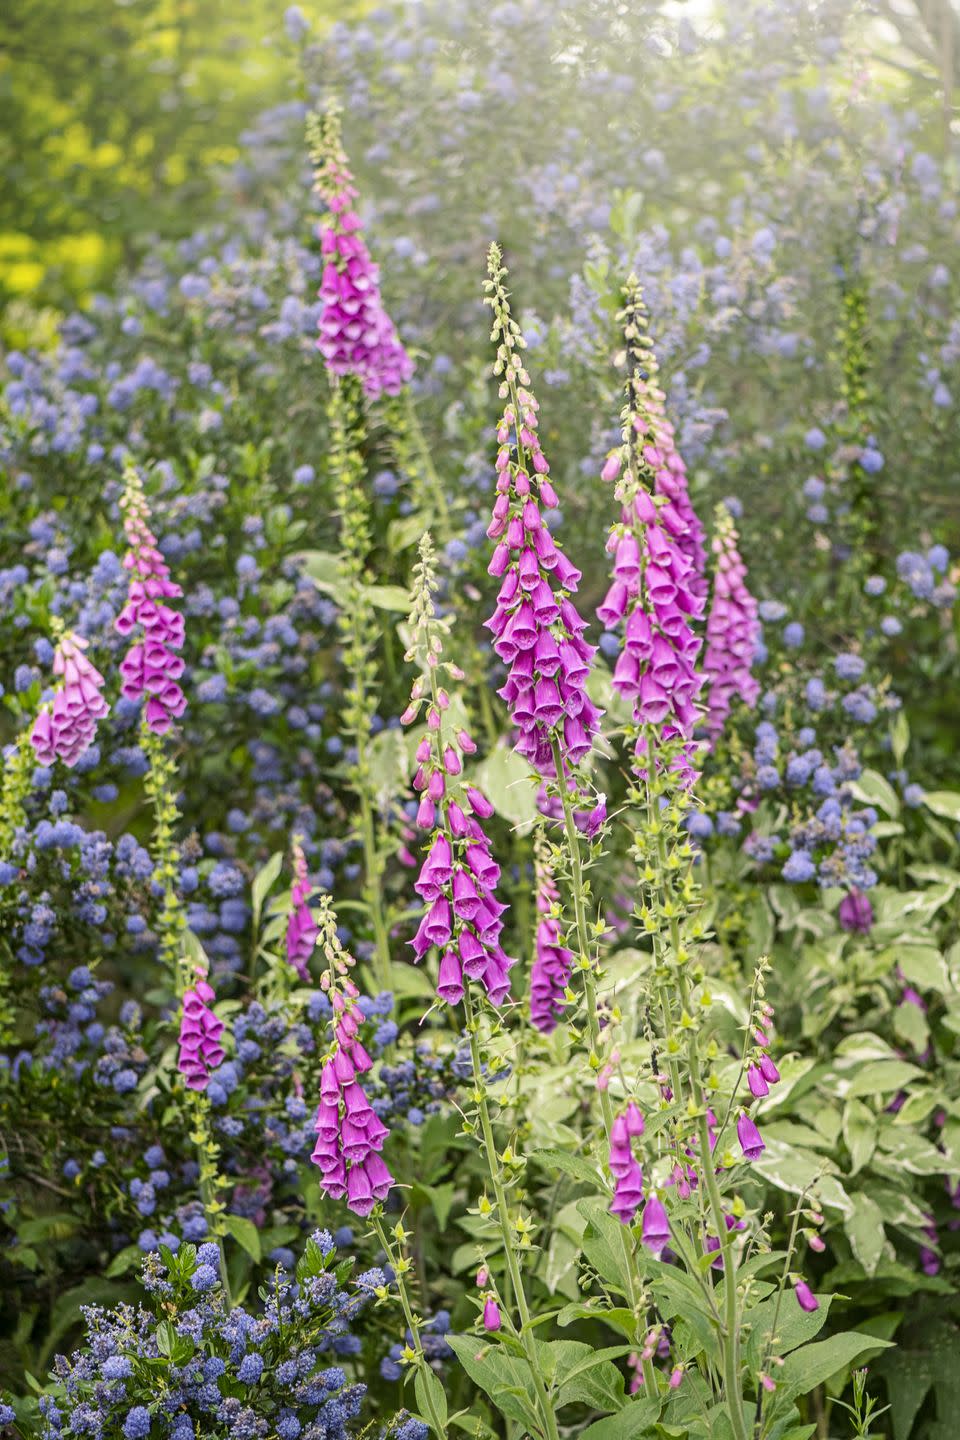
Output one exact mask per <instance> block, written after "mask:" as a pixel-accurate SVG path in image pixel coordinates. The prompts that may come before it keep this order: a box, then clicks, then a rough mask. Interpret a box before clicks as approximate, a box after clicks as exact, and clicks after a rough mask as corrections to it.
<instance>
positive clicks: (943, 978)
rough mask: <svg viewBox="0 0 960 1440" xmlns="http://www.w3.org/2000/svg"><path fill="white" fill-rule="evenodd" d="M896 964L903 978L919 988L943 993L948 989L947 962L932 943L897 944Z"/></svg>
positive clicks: (895, 948)
mask: <svg viewBox="0 0 960 1440" xmlns="http://www.w3.org/2000/svg"><path fill="white" fill-rule="evenodd" d="M891 948H893V949H894V950H895V953H896V957H897V964H898V965H899V966H900V969H901V970H902V971H903V975H904V979H905V980H909V982H910V984H911V985H916V986H917V987H918V988H919V989H921V990H938V991H939V992H940V994H941V995H945V994H946V993H947V992H948V990H949V989H950V980H949V977H948V975H947V962H946V961H945V960H944V958H943V956H942V955H941V953H940V951H939V950H938V949H937V948H936V946H934V945H898V946H895V947H891Z"/></svg>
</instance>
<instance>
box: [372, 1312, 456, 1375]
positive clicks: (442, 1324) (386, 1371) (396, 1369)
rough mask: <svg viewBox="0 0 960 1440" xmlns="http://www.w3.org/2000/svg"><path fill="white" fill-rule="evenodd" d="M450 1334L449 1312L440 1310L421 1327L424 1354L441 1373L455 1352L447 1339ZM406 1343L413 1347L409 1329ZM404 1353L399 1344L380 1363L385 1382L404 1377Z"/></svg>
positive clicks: (394, 1345)
mask: <svg viewBox="0 0 960 1440" xmlns="http://www.w3.org/2000/svg"><path fill="white" fill-rule="evenodd" d="M449 1333H450V1313H449V1311H447V1310H438V1311H437V1312H436V1314H434V1315H431V1316H430V1317H429V1318H428V1319H427V1320H425V1321H424V1322H423V1324H422V1325H421V1326H420V1343H421V1345H422V1346H423V1353H424V1354H425V1355H426V1357H427V1360H428V1361H429V1362H430V1365H431V1367H432V1368H433V1369H434V1370H437V1371H439V1372H442V1370H443V1365H444V1362H445V1361H447V1360H452V1359H453V1351H452V1350H451V1348H450V1346H449V1345H448V1344H447V1338H446V1337H447V1336H448V1335H449ZM404 1343H405V1345H406V1347H407V1348H412V1346H413V1335H412V1334H411V1332H410V1330H409V1329H408V1330H407V1331H406V1335H405V1342H404ZM403 1351H404V1345H401V1344H400V1343H399V1342H397V1343H395V1344H393V1345H391V1346H390V1349H389V1351H388V1353H387V1354H386V1355H385V1356H384V1357H383V1359H382V1360H381V1361H380V1374H381V1375H382V1376H383V1378H384V1380H399V1379H401V1377H402V1376H403V1366H402V1365H401V1363H400V1358H401V1356H402V1355H403Z"/></svg>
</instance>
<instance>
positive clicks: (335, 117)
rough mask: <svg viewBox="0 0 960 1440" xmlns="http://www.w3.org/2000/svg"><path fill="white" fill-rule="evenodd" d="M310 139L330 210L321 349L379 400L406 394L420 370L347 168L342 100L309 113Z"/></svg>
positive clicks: (319, 190) (324, 225) (323, 243)
mask: <svg viewBox="0 0 960 1440" xmlns="http://www.w3.org/2000/svg"><path fill="white" fill-rule="evenodd" d="M307 145H308V148H309V151H310V158H311V160H312V161H313V166H314V190H315V192H316V194H317V195H318V196H319V197H320V198H321V199H322V200H323V201H324V203H325V204H326V206H327V209H328V212H329V213H328V214H327V215H326V216H325V217H324V219H323V221H322V222H321V224H320V226H319V230H318V234H319V237H320V247H321V251H322V254H323V261H324V265H323V278H322V281H321V284H320V290H319V292H318V293H319V297H320V300H321V302H322V307H323V308H322V311H321V315H320V338H319V340H318V341H317V348H318V349H319V351H320V353H321V354H322V356H323V358H324V361H325V362H326V365H327V368H328V369H329V370H330V372H331V373H332V374H333V375H355V376H356V378H357V379H358V380H359V381H360V383H361V384H362V386H363V389H364V392H365V393H366V394H367V395H368V396H370V398H371V399H376V398H377V396H378V395H381V394H384V393H385V394H387V395H398V394H399V393H400V391H401V390H402V389H403V387H404V385H406V383H407V382H408V381H409V379H410V377H411V376H412V374H413V362H412V360H411V359H410V356H409V355H408V354H407V352H406V350H405V349H404V348H403V345H402V344H401V342H400V338H399V336H398V335H397V331H396V328H395V327H394V324H393V321H392V320H391V319H390V317H389V315H388V314H387V312H386V310H385V309H384V305H383V300H382V298H381V295H380V272H379V269H378V267H377V266H376V265H375V264H374V263H373V261H372V259H371V258H370V251H369V250H368V249H367V246H366V243H365V241H364V238H363V234H362V233H361V229H360V217H359V215H358V214H357V212H356V210H355V209H354V202H355V201H356V199H357V195H358V191H357V188H356V186H355V185H354V183H353V176H352V175H351V173H350V170H349V168H348V166H347V157H346V154H345V153H344V149H343V144H342V141H341V135H340V116H339V113H338V111H337V109H336V107H335V106H333V105H331V106H329V107H328V108H327V109H326V110H325V111H324V112H323V114H320V115H317V114H311V115H308V117H307Z"/></svg>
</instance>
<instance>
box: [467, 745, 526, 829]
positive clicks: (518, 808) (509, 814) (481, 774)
mask: <svg viewBox="0 0 960 1440" xmlns="http://www.w3.org/2000/svg"><path fill="white" fill-rule="evenodd" d="M474 778H475V780H476V783H477V784H478V785H479V787H480V789H481V790H482V791H483V792H484V794H485V795H486V797H487V799H488V800H489V801H490V803H491V804H492V806H493V808H494V809H495V810H496V812H497V814H498V815H502V816H503V818H504V819H505V820H509V821H510V822H511V824H513V825H523V826H527V825H531V824H532V823H533V821H534V819H535V817H536V814H537V791H536V786H535V785H534V784H533V783H532V782H531V779H530V767H529V766H528V765H527V762H526V761H525V760H524V759H523V758H522V757H521V756H520V755H518V754H517V753H516V751H515V750H508V749H507V748H506V746H504V745H500V746H498V747H497V749H496V750H492V751H491V752H490V754H489V755H488V756H487V758H486V760H484V761H483V762H482V764H480V765H478V766H477V767H476V770H475V771H474Z"/></svg>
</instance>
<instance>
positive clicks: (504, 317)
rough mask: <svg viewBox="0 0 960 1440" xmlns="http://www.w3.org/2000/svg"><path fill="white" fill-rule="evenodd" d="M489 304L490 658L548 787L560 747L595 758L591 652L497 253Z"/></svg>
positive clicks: (524, 750)
mask: <svg viewBox="0 0 960 1440" xmlns="http://www.w3.org/2000/svg"><path fill="white" fill-rule="evenodd" d="M488 268H489V273H490V276H491V278H490V280H488V281H487V284H486V288H487V297H486V302H487V304H489V305H490V306H491V307H492V309H493V316H494V323H493V335H494V339H495V340H497V341H498V349H497V360H496V364H495V366H494V373H495V374H497V375H501V376H502V377H503V379H502V381H501V384H500V398H501V399H502V400H503V401H504V410H503V414H502V416H501V418H500V423H499V425H498V428H497V442H498V444H499V447H500V448H499V450H498V452H497V461H496V470H497V480H496V500H495V502H494V506H493V518H492V520H491V522H490V525H489V526H488V528H487V534H488V535H489V536H490V538H491V540H495V541H496V548H495V549H494V552H493V558H492V559H491V561H490V564H489V565H488V567H487V569H488V572H489V574H491V575H493V576H494V577H495V578H497V579H499V580H500V591H499V594H498V595H497V604H496V609H495V610H494V612H493V614H492V615H491V617H490V619H489V620H488V621H486V628H487V629H488V630H489V631H490V632H491V634H492V635H493V648H494V650H495V651H496V653H497V655H498V656H499V658H500V659H501V660H502V661H503V663H504V664H505V665H506V666H507V667H508V669H509V674H508V677H507V681H506V684H505V685H504V686H503V687H502V688H501V689H500V691H499V692H498V693H499V694H500V695H501V696H502V697H503V699H504V700H505V701H506V704H507V706H508V707H509V710H510V714H511V717H512V719H513V723H514V725H515V726H516V728H517V731H518V737H519V738H518V739H517V741H516V745H515V748H516V751H517V754H518V755H522V756H524V758H525V759H526V760H528V761H529V763H530V764H531V765H532V766H533V767H534V769H536V770H538V771H539V772H540V774H541V775H543V776H545V777H546V778H547V779H552V778H553V777H554V776H555V775H556V763H555V755H554V747H555V746H556V747H558V748H559V751H560V753H561V755H562V757H563V763H564V765H565V766H566V765H569V766H571V767H575V766H577V765H579V763H580V762H581V761H582V760H584V759H585V758H586V756H587V755H588V754H589V752H590V748H591V745H592V742H593V737H594V735H595V734H596V733H597V729H598V727H599V723H600V711H599V710H598V709H597V708H596V706H595V705H594V704H593V702H592V701H591V700H590V698H589V697H588V695H587V688H586V686H587V678H588V676H589V674H590V663H591V661H592V659H593V656H594V654H595V647H594V646H593V645H589V644H588V643H587V642H586V640H585V639H584V638H583V635H584V631H585V630H586V628H587V623H586V621H585V620H584V619H583V618H582V617H581V616H580V614H579V612H578V610H577V608H576V606H575V604H574V603H573V599H572V596H573V595H574V594H575V593H576V590H577V586H578V585H579V583H580V571H579V570H578V569H577V568H576V566H575V565H573V564H572V563H571V562H570V561H569V560H568V559H567V557H566V555H564V553H563V551H562V550H560V548H559V547H558V546H557V544H556V543H555V541H554V539H553V536H552V534H551V532H550V529H549V527H548V526H547V524H546V522H545V520H544V515H543V512H544V510H547V511H549V510H552V509H554V508H555V507H556V505H557V503H558V502H557V495H556V492H555V490H554V488H553V486H552V484H551V483H550V466H549V464H548V463H547V459H546V457H545V455H544V453H543V451H542V449H541V448H540V439H539V436H538V434H537V427H538V424H539V420H538V412H539V405H538V404H537V401H536V399H535V398H534V396H533V393H532V391H531V389H530V376H529V375H528V374H527V372H526V370H525V369H524V367H523V364H522V361H521V358H520V351H521V350H522V349H523V346H524V340H523V336H522V335H521V334H520V329H519V326H518V325H517V323H516V321H515V320H513V318H512V317H511V314H510V305H509V301H508V300H507V295H506V291H505V290H504V287H503V280H504V277H505V275H506V271H505V270H503V269H502V268H501V266H500V252H499V249H498V248H497V247H496V246H494V247H492V248H491V252H490V263H489V267H488Z"/></svg>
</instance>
